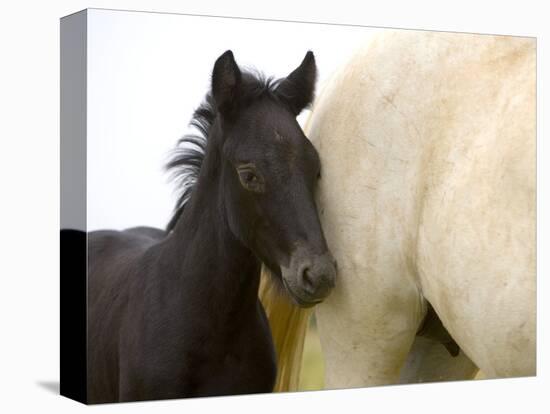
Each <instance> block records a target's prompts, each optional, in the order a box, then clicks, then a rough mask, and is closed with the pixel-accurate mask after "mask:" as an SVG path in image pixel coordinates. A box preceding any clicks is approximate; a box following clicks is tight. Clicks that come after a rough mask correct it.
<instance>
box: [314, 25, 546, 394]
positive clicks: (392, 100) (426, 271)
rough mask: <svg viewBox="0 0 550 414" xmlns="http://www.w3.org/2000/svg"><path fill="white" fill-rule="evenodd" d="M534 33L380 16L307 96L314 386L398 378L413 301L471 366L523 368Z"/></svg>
mask: <svg viewBox="0 0 550 414" xmlns="http://www.w3.org/2000/svg"><path fill="white" fill-rule="evenodd" d="M535 47H536V45H535V40H534V39H529V38H515V37H505V36H480V35H468V34H454V33H430V32H416V31H389V30H388V31H384V32H382V33H381V34H379V35H377V36H375V37H374V38H373V39H371V40H370V41H369V42H368V43H367V44H366V46H365V47H364V48H363V49H362V50H361V51H360V52H359V53H358V54H356V55H355V56H354V57H353V59H352V61H351V62H350V63H349V64H348V65H346V66H345V67H344V68H342V70H341V71H339V72H338V73H336V74H335V76H334V77H333V78H332V79H331V80H330V82H329V83H328V84H327V86H326V87H325V89H324V91H322V93H321V94H320V96H319V97H318V99H317V101H316V103H315V106H314V108H313V113H312V117H311V119H310V121H309V122H308V124H309V125H308V128H307V129H308V130H307V131H306V134H307V135H308V136H309V138H310V139H311V140H312V141H313V143H314V145H315V146H316V148H317V149H318V151H319V154H320V157H321V163H322V179H321V181H320V190H319V200H318V201H319V207H320V213H321V220H322V223H323V227H324V231H325V235H326V238H327V241H328V244H329V247H330V248H331V250H332V252H333V254H334V256H335V257H336V259H337V260H338V267H339V278H338V281H337V287H336V289H335V290H334V292H333V293H332V294H331V296H330V297H329V298H328V299H327V300H326V301H325V302H324V303H323V304H321V305H319V306H318V307H317V309H316V315H317V320H318V326H319V330H320V336H321V344H322V347H323V352H324V356H325V365H326V381H325V382H326V387H327V388H337V387H340V388H341V387H352V386H369V385H377V384H388V383H397V382H399V378H400V371H401V368H402V367H403V365H404V363H405V360H406V358H407V355H408V353H409V351H410V349H411V345H412V344H413V341H414V338H415V333H416V331H417V329H418V327H419V324H420V323H421V321H422V319H423V317H424V315H425V312H426V300H427V301H429V302H430V303H431V304H432V305H433V307H434V309H435V310H436V312H437V314H438V315H439V317H440V319H441V320H442V322H443V324H444V326H445V327H446V328H447V330H448V331H449V332H450V334H451V335H452V336H453V338H454V339H455V340H456V342H457V343H458V344H459V345H460V347H461V349H462V351H463V352H464V353H465V354H466V355H467V356H468V357H469V358H470V359H471V360H472V361H474V363H475V364H476V365H477V366H478V367H479V368H480V369H481V370H482V371H483V373H484V374H485V375H486V376H487V377H489V378H491V377H510V376H525V375H534V374H535V370H536V360H535V354H536V349H535V343H536V340H535V316H536V315H535V314H536V293H535V290H536V279H535V226H536V225H535V189H536V187H535V165H536V159H535V141H536V138H535V61H536V58H535V54H536V53H535ZM449 358H450V357H449ZM415 363H416V364H417V365H418V364H419V363H421V362H418V361H417V362H415V361H409V362H408V366H410V367H414V365H415ZM465 364H466V365H465V366H466V368H465V369H466V371H467V373H466V374H463V375H465V376H470V375H472V373H473V374H475V371H476V368H475V366H474V365H473V364H471V362H469V361H468V360H467V358H466V363H465ZM468 364H469V365H468ZM415 369H419V368H418V367H416V368H415ZM459 371H460V369H459ZM460 375H462V374H460ZM460 375H459V376H460ZM405 377H406V375H405ZM402 381H407V378H404V379H403V378H402Z"/></svg>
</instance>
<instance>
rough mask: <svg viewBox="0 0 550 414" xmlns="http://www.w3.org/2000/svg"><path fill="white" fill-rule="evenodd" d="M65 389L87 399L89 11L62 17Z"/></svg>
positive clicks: (62, 379)
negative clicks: (87, 91)
mask: <svg viewBox="0 0 550 414" xmlns="http://www.w3.org/2000/svg"><path fill="white" fill-rule="evenodd" d="M60 32H61V79H60V85H61V145H60V147H61V154H60V155H61V156H60V159H61V179H60V180H61V220H60V222H61V236H60V237H61V246H60V254H61V257H60V270H61V275H60V279H61V280H60V286H61V292H60V298H61V303H60V325H61V326H60V330H61V338H60V348H61V349H60V353H61V355H60V361H61V366H60V392H61V395H64V396H66V397H69V398H72V399H75V400H77V401H80V402H82V403H86V401H87V375H86V296H87V295H86V286H87V282H86V278H87V275H86V271H87V236H86V79H87V74H86V65H87V59H86V56H87V45H86V42H87V13H86V11H85V10H84V11H81V12H78V13H75V14H72V15H70V16H67V17H64V18H62V19H61V30H60Z"/></svg>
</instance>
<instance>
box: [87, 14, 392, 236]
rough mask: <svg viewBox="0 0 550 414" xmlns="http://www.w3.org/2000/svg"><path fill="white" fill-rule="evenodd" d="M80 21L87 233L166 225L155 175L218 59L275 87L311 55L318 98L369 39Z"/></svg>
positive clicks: (122, 19)
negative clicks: (231, 58)
mask: <svg viewBox="0 0 550 414" xmlns="http://www.w3.org/2000/svg"><path fill="white" fill-rule="evenodd" d="M88 13H89V14H88V45H89V46H88V188H87V191H88V229H89V230H96V229H99V228H115V229H123V228H127V227H131V226H137V225H150V226H156V227H164V226H165V225H166V224H167V222H168V220H169V217H170V214H171V211H172V208H173V206H174V204H175V192H174V190H175V187H174V185H173V183H169V182H168V175H167V174H166V173H165V171H164V170H163V166H164V164H165V162H166V159H167V155H168V154H169V151H170V150H171V149H172V148H173V147H174V146H175V144H176V141H177V140H178V138H179V137H181V136H182V135H183V134H184V132H185V131H186V130H187V124H188V122H189V120H190V118H191V115H192V113H193V110H194V109H195V108H196V107H197V106H198V105H199V103H200V102H201V101H202V99H203V98H204V95H205V93H206V92H207V91H208V89H209V86H210V75H211V72H212V68H213V65H214V62H215V60H216V58H217V57H218V56H219V55H221V54H222V53H223V52H224V51H225V50H227V49H232V50H233V53H234V54H235V59H236V60H237V62H238V63H239V65H241V66H244V67H255V68H257V69H259V70H261V71H262V72H264V73H265V74H266V75H273V76H276V77H282V76H286V75H288V74H289V73H290V72H291V71H292V70H293V69H294V68H295V67H297V66H298V65H299V64H300V62H301V61H302V59H303V57H304V56H305V54H306V52H307V51H308V50H312V51H313V52H314V53H315V56H316V61H317V66H318V71H319V81H318V90H320V89H321V87H322V86H321V85H322V84H323V82H324V81H325V80H326V79H327V77H328V76H329V75H330V74H331V72H332V71H333V70H334V69H335V68H336V67H338V66H339V65H340V64H342V63H343V62H345V60H346V59H347V58H348V57H349V55H350V54H351V53H352V52H353V50H355V49H356V48H357V46H358V44H359V43H360V42H363V41H365V39H366V38H367V37H368V36H369V35H370V34H372V33H373V32H374V31H375V29H371V28H362V27H343V26H329V25H320V24H307V23H306V24H303V23H287V22H270V21H257V20H243V19H227V18H215V17H196V16H183V15H174V14H159V13H139V12H118V11H109V10H89V11H88ZM379 30H381V29H379ZM308 112H309V111H304V112H303V113H302V115H301V116H300V118H299V120H300V121H301V122H303V121H304V120H305V119H306V117H307V115H308Z"/></svg>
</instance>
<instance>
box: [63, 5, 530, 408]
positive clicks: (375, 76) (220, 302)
mask: <svg viewBox="0 0 550 414" xmlns="http://www.w3.org/2000/svg"><path fill="white" fill-rule="evenodd" d="M535 65H536V39H534V38H527V37H515V36H502V35H485V34H468V33H450V32H429V31H417V30H398V29H382V28H370V27H347V26H343V25H342V26H341V25H323V24H313V23H308V24H305V23H300V22H280V21H265V20H253V19H250V20H240V19H231V18H221V17H219V18H215V17H202V16H191V15H177V14H162V13H154V14H150V13H144V12H130V11H112V10H101V9H88V10H84V11H81V12H78V13H75V14H73V15H70V16H67V17H64V18H63V19H61V384H60V386H61V393H62V394H63V395H65V396H68V397H70V398H73V399H76V400H78V401H81V402H84V403H90V404H96V403H115V402H128V401H144V400H158V399H168V398H189V397H207V396H224V395H242V394H253V393H271V392H284V391H302V390H313V389H315V390H320V389H338V388H350V387H372V386H378V385H392V384H413V383H419V382H433V381H450V380H473V379H483V378H509V377H519V376H533V375H536V268H535V257H536V210H535V206H536V84H535V82H536V66H535Z"/></svg>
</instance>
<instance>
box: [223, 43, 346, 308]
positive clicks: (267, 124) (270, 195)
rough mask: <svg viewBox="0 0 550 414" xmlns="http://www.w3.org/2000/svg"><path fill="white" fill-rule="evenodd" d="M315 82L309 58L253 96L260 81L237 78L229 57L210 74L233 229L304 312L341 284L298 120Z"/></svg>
mask: <svg viewBox="0 0 550 414" xmlns="http://www.w3.org/2000/svg"><path fill="white" fill-rule="evenodd" d="M315 79H316V66H315V59H314V57H313V53H311V52H308V53H307V54H306V56H305V58H304V60H303V62H302V63H301V65H300V66H299V67H298V68H297V69H295V70H294V71H293V72H292V73H291V74H290V75H288V76H287V77H286V78H283V79H281V80H279V81H278V82H276V83H275V84H274V85H271V86H269V85H268V86H265V85H264V88H263V89H259V90H257V91H256V93H251V90H250V89H254V88H258V79H257V78H256V77H254V76H253V75H251V74H249V73H246V72H241V71H240V69H239V67H238V66H237V64H236V62H235V60H234V57H233V53H232V52H231V51H227V52H225V53H224V54H223V55H222V56H220V57H219V58H218V60H217V61H216V63H215V65H214V70H213V74H212V97H213V99H214V103H215V105H216V107H217V110H218V114H219V116H220V129H219V131H220V136H221V141H220V142H221V144H220V146H221V151H220V153H221V159H222V169H221V174H222V176H221V179H222V182H223V188H224V191H225V194H224V204H225V213H226V217H227V221H228V224H229V227H230V229H231V231H232V233H233V234H234V236H235V237H236V238H237V239H239V240H240V241H241V242H242V243H243V244H244V245H246V246H247V247H248V248H249V249H250V250H252V251H253V252H254V253H255V255H256V256H257V257H258V258H259V259H260V260H261V261H262V262H263V263H264V264H265V265H267V267H268V268H269V269H270V270H271V272H272V273H273V274H274V275H275V277H276V278H277V279H278V280H280V281H282V283H283V284H284V286H285V288H286V290H287V291H288V293H289V294H290V296H291V297H292V299H293V300H294V301H295V302H296V303H298V304H299V305H301V306H311V305H313V304H315V303H317V302H320V301H321V300H323V299H324V298H325V297H326V296H327V295H328V294H329V292H330V290H331V289H332V287H333V286H334V282H335V277H336V269H335V263H334V259H333V258H332V256H331V254H330V252H329V250H328V248H327V245H326V242H325V238H324V236H323V231H322V229H321V225H320V222H319V218H318V215H317V209H316V206H315V202H314V189H315V186H316V181H317V179H318V178H319V176H320V163H319V156H318V154H317V151H316V150H315V148H314V147H313V145H312V144H311V142H310V141H309V140H308V139H307V138H306V136H305V135H304V133H303V132H302V129H301V128H300V126H299V124H298V122H297V121H296V116H297V115H298V114H299V113H300V112H301V111H302V110H303V109H304V108H305V107H306V106H307V105H309V104H310V102H311V100H312V99H313V92H314V87H315Z"/></svg>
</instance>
